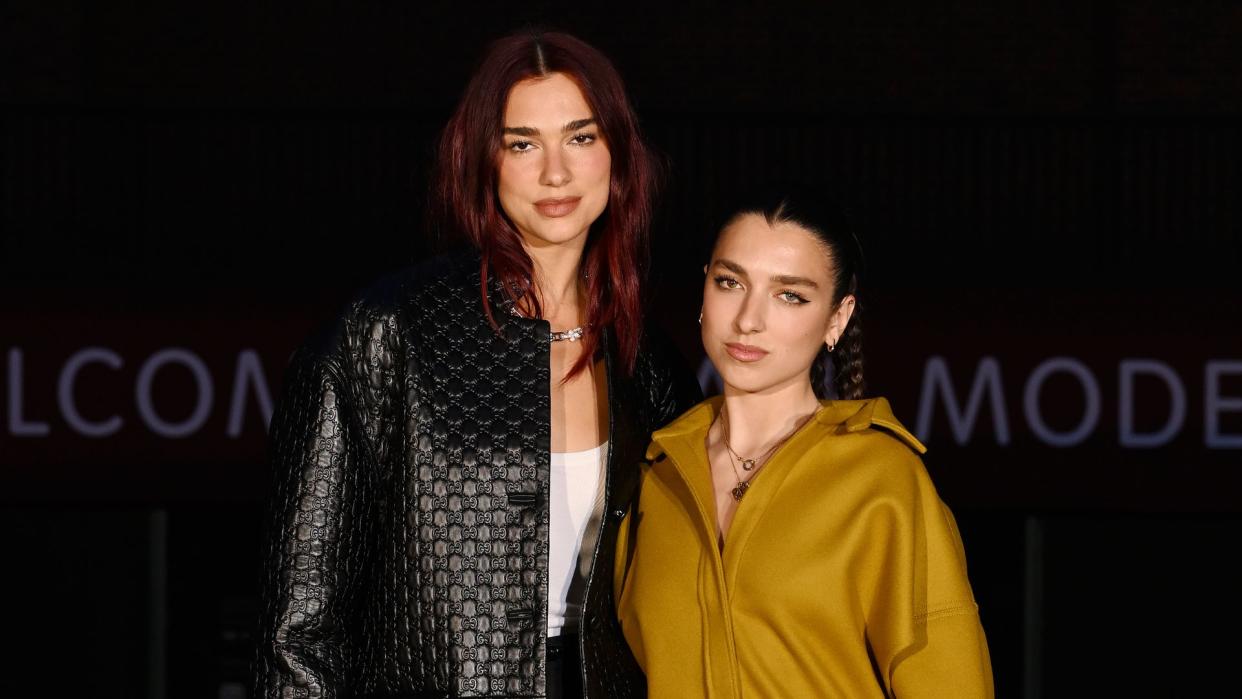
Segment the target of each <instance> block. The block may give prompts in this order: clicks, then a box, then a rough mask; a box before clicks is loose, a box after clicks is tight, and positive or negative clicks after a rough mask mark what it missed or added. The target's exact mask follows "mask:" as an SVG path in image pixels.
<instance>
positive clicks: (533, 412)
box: [257, 33, 698, 697]
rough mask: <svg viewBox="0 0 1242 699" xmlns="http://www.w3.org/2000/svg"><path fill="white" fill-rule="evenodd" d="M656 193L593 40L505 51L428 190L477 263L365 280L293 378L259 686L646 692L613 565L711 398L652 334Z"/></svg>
mask: <svg viewBox="0 0 1242 699" xmlns="http://www.w3.org/2000/svg"><path fill="white" fill-rule="evenodd" d="M654 179H655V167H654V164H653V159H652V156H651V154H650V152H649V150H648V149H647V147H646V145H645V144H644V143H643V140H642V138H641V137H640V135H639V131H638V127H637V122H636V118H635V116H634V113H633V111H632V109H631V107H630V104H629V101H628V99H627V97H626V94H625V89H624V86H623V84H622V82H621V79H620V77H619V76H618V75H617V73H616V70H615V69H614V68H613V67H612V65H611V64H610V63H609V61H608V59H607V58H605V57H604V56H603V55H602V54H601V53H599V51H597V50H596V49H594V48H592V47H590V46H588V45H587V44H585V43H583V42H582V41H579V40H578V39H575V38H573V37H571V36H568V35H565V34H556V33H526V34H520V35H514V36H510V37H507V38H505V39H501V40H500V41H498V42H496V43H495V44H493V45H492V47H491V48H490V50H489V51H488V53H487V55H486V56H485V58H484V59H483V61H482V63H481V64H480V66H479V67H478V69H477V70H476V72H475V74H474V76H473V77H472V79H471V80H470V83H469V85H468V86H467V88H466V90H465V93H464V95H463V96H462V98H461V101H460V103H459V104H458V106H457V109H456V111H455V113H454V114H453V116H452V118H451V119H450V121H449V123H448V125H447V127H446V128H445V131H444V134H443V136H442V139H441V144H440V150H439V165H438V173H437V177H436V185H435V189H434V194H435V195H436V197H435V199H436V201H437V204H438V206H437V211H436V212H435V213H438V214H439V220H440V221H441V224H442V225H443V226H445V227H446V228H447V229H450V230H452V231H454V232H457V233H460V234H461V235H463V236H464V237H465V238H466V239H467V240H468V241H469V242H470V243H471V244H472V245H471V246H470V250H469V252H467V253H464V254H456V255H450V256H445V257H441V258H437V259H436V260H433V261H431V262H428V263H426V264H424V265H422V266H420V267H418V268H416V269H413V270H409V271H407V272H404V273H401V274H398V275H396V276H395V277H394V278H392V279H390V280H387V281H385V282H383V283H381V284H378V285H376V287H374V288H373V289H371V290H370V291H368V292H366V293H364V294H363V295H362V296H361V297H360V298H358V299H357V300H355V301H354V302H353V303H351V304H350V305H349V307H348V308H347V310H346V312H345V313H344V314H343V316H342V317H341V318H340V320H339V321H338V322H337V323H336V325H335V326H334V327H333V328H332V329H331V330H330V331H329V332H327V333H325V334H324V335H323V336H322V337H319V338H317V339H316V340H315V341H313V342H311V343H308V344H307V346H306V347H304V348H303V349H302V350H301V351H300V352H299V353H298V355H297V356H296V357H295V359H294V362H293V364H292V366H291V367H290V369H289V371H288V375H287V378H286V386H285V389H284V397H283V399H282V401H281V403H280V406H279V408H278V410H277V412H276V415H275V418H274V421H273V425H272V431H271V434H272V454H273V461H274V466H275V469H276V478H277V489H276V493H275V498H274V506H273V508H272V517H273V519H272V522H271V538H270V542H271V543H270V549H269V554H268V556H269V558H268V563H267V583H266V587H265V595H264V616H263V626H262V632H261V637H260V643H259V661H258V678H257V684H258V690H259V694H260V695H263V696H272V697H277V696H280V697H287V696H312V697H330V696H354V695H365V696H437V697H440V696H514V695H520V696H549V697H556V696H589V697H604V696H608V697H617V696H629V695H635V696H637V695H642V694H643V693H644V692H645V682H644V680H643V676H642V673H641V671H640V670H639V669H638V666H637V664H636V663H635V661H634V659H633V657H632V655H631V654H630V652H629V650H628V648H627V646H626V644H625V641H624V639H623V638H622V636H621V634H620V631H619V627H618V626H617V622H616V618H615V616H614V614H613V612H612V610H613V607H614V603H613V598H612V585H611V580H612V557H611V555H610V553H611V552H612V551H613V549H614V547H615V542H616V537H617V523H618V522H619V520H620V517H621V515H622V514H623V512H624V510H625V508H626V506H627V504H628V501H629V497H630V494H631V493H632V492H633V489H634V485H635V478H636V476H637V472H636V470H635V468H634V466H633V465H634V464H637V463H638V462H639V461H641V458H642V453H643V448H644V447H645V446H646V442H647V439H648V436H649V434H650V432H651V431H652V430H653V429H655V428H656V427H659V426H660V425H662V424H664V423H665V422H668V421H669V420H670V419H671V418H673V417H674V416H676V415H677V414H679V413H680V412H681V411H682V410H684V409H685V408H687V407H689V406H690V405H692V404H693V403H694V402H695V400H696V399H697V398H698V396H697V392H698V389H697V386H695V384H694V382H693V379H692V378H691V377H690V376H689V374H688V373H686V372H676V371H674V370H673V369H672V368H671V364H672V363H670V362H669V361H668V355H667V354H665V353H664V352H661V351H659V350H658V349H657V348H655V347H654V346H653V343H652V342H651V339H650V337H649V336H648V335H647V334H645V333H644V331H643V321H642V304H641V297H640V279H641V270H642V268H643V266H644V262H645V259H644V258H645V254H646V245H647V232H648V226H649V224H650V219H651V211H652V196H653V190H654Z"/></svg>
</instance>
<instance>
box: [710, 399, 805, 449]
mask: <svg viewBox="0 0 1242 699" xmlns="http://www.w3.org/2000/svg"><path fill="white" fill-rule="evenodd" d="M724 396H725V398H724V414H723V415H721V418H722V419H724V420H726V421H727V422H728V430H729V446H731V447H732V448H733V450H734V451H735V452H737V453H738V454H740V455H742V456H745V457H747V458H753V457H755V456H757V455H758V454H760V453H761V452H763V451H764V450H765V449H767V448H768V447H770V446H771V445H772V444H773V443H775V442H777V441H779V440H781V439H784V438H785V437H787V436H788V435H789V434H791V433H792V432H793V431H794V430H795V429H797V428H798V426H799V425H801V424H802V423H803V422H804V421H805V420H806V418H807V417H808V416H810V415H812V414H814V413H815V411H816V410H818V409H819V400H818V399H817V398H816V397H815V391H814V390H812V389H811V383H810V381H802V382H798V383H794V384H790V385H788V386H785V387H781V388H777V389H773V390H768V391H763V392H757V393H752V392H748V391H741V390H738V389H736V388H733V387H732V386H729V385H727V384H726V385H725V388H724Z"/></svg>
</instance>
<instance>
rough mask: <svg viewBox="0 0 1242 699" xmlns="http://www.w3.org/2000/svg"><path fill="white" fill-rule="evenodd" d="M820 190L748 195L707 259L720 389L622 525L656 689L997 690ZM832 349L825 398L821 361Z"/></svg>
mask: <svg viewBox="0 0 1242 699" xmlns="http://www.w3.org/2000/svg"><path fill="white" fill-rule="evenodd" d="M822 200H823V197H822V196H814V195H812V196H810V197H806V196H802V197H801V198H799V196H797V195H796V193H795V195H792V196H791V195H790V191H789V189H786V190H785V191H782V192H780V193H778V194H776V195H773V196H769V197H764V198H762V199H761V200H760V201H757V202H755V203H754V204H751V205H746V206H743V207H742V208H741V209H740V211H739V212H738V213H736V214H735V215H734V216H733V217H732V218H731V219H730V220H729V221H728V223H727V224H726V225H725V226H724V228H723V230H721V232H720V234H719V237H718V239H717V241H716V245H715V248H714V250H713V252H712V256H711V261H710V263H709V264H708V265H707V267H706V268H705V271H706V273H707V280H706V283H705V284H704V288H703V314H702V317H701V324H702V333H701V334H702V339H703V346H704V349H705V350H706V353H707V356H708V357H709V358H710V359H711V361H712V362H713V364H715V366H716V369H717V370H718V371H719V373H720V376H721V379H722V381H723V385H724V393H723V395H722V396H719V397H715V398H712V399H709V400H707V401H705V402H703V403H701V404H699V405H698V406H696V407H695V408H693V409H691V410H690V411H689V412H687V413H686V414H684V415H682V416H681V417H680V418H678V419H677V420H676V421H674V422H673V423H672V424H670V425H668V426H666V427H664V428H663V429H661V430H659V431H657V432H656V433H655V434H654V435H653V441H652V444H651V446H650V447H649V448H648V451H647V463H646V465H645V466H644V467H643V469H642V476H641V478H640V486H639V493H638V495H637V499H636V501H635V503H634V506H633V509H632V510H631V512H630V514H629V516H628V519H627V521H625V522H623V523H622V525H621V534H620V536H619V537H618V545H617V565H616V571H615V574H616V578H615V579H614V583H613V584H614V587H615V588H616V590H617V597H618V614H619V617H620V620H621V624H622V629H623V631H624V633H625V636H626V639H627V640H628V641H629V643H630V646H631V648H632V649H633V650H634V654H635V656H636V657H637V659H638V661H639V664H640V665H641V666H642V667H643V669H644V670H645V671H646V674H647V681H648V689H649V691H650V693H651V695H652V696H660V697H665V696H667V697H673V696H677V697H689V696H712V697H742V696H758V697H821V696H824V697H826V696H832V697H852V698H853V697H955V698H970V697H990V696H991V695H992V676H991V666H990V662H989V659H988V649H987V643H986V640H985V638H984V634H983V629H982V627H981V626H980V624H979V617H978V612H977V607H976V605H975V601H974V597H973V594H972V592H971V589H970V583H969V581H968V580H967V576H966V559H965V555H964V553H963V549H962V543H961V539H960V537H959V535H958V532H957V528H956V526H955V524H954V521H953V516H952V514H951V513H950V512H949V510H948V508H947V507H945V506H944V504H943V503H942V502H941V501H940V499H939V497H938V496H937V494H936V490H935V488H934V487H933V485H932V482H931V480H930V478H929V477H928V474H927V471H926V470H925V469H924V467H923V463H922V461H921V460H920V458H919V455H920V454H922V453H923V452H924V447H923V446H922V445H921V444H920V443H919V442H918V440H917V439H915V438H914V436H912V435H911V434H910V433H909V432H908V431H907V430H906V429H905V428H904V427H902V425H901V423H899V422H898V421H897V419H896V418H895V417H894V416H893V414H892V412H891V411H890V410H889V406H888V402H887V401H885V400H884V399H883V398H874V399H861V397H862V391H863V385H862V380H863V376H862V359H861V358H862V353H861V330H860V326H859V324H858V308H859V305H860V303H859V294H860V286H859V278H860V267H861V259H862V256H861V252H860V249H859V246H858V244H857V239H856V238H855V237H854V236H853V235H852V233H851V232H850V230H849V228H848V227H847V226H846V225H845V223H844V221H843V220H842V218H841V217H840V216H839V215H836V214H834V213H833V212H832V211H831V210H830V209H829V208H828V207H827V206H825V205H824V204H823V203H822ZM828 355H830V356H831V358H832V361H833V364H834V365H835V367H836V368H835V369H834V370H833V372H832V378H833V384H834V385H833V387H832V388H833V389H834V390H833V392H835V394H836V395H837V396H841V397H842V399H841V400H828V399H824V398H823V397H822V396H823V395H824V394H826V393H828V387H827V386H825V385H823V383H822V381H821V379H822V377H823V376H824V373H823V372H822V371H821V372H817V371H816V370H814V369H813V367H816V366H817V365H820V363H821V361H822V360H824V359H825V358H826V356H828Z"/></svg>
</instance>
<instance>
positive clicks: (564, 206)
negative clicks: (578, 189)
mask: <svg viewBox="0 0 1242 699" xmlns="http://www.w3.org/2000/svg"><path fill="white" fill-rule="evenodd" d="M580 201H582V197H561V198H559V199H540V200H539V201H537V202H535V209H537V210H538V211H539V213H540V214H543V215H544V216H546V217H547V218H560V217H562V216H568V215H570V214H572V213H573V212H574V209H577V208H578V202H580Z"/></svg>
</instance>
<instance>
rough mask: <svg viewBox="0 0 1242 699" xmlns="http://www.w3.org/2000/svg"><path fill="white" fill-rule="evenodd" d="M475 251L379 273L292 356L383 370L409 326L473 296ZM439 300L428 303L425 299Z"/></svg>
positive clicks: (349, 369)
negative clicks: (428, 314)
mask: <svg viewBox="0 0 1242 699" xmlns="http://www.w3.org/2000/svg"><path fill="white" fill-rule="evenodd" d="M478 293H479V287H478V255H477V253H474V252H473V251H459V252H454V253H449V254H444V255H440V256H437V257H433V258H429V259H427V260H424V261H421V262H419V263H416V264H413V265H410V266H407V267H405V268H402V269H400V270H397V271H395V272H391V273H389V274H386V275H384V276H382V277H379V278H377V279H375V280H374V281H372V282H371V283H369V284H367V285H366V286H365V287H363V288H361V289H360V290H358V291H356V292H355V293H354V294H353V295H352V296H350V297H349V299H348V300H347V301H346V302H345V303H344V304H343V306H342V307H341V309H340V310H339V311H338V312H337V314H336V315H335V316H333V317H332V318H330V319H329V320H328V321H326V322H324V323H322V324H321V325H320V326H319V327H318V328H316V329H315V330H314V331H313V332H312V333H311V334H310V335H309V336H308V337H307V339H306V341H305V342H304V343H303V344H302V346H301V347H300V348H299V350H298V352H297V353H296V354H295V355H294V361H295V362H296V363H301V364H303V365H318V366H322V367H325V368H326V369H328V370H330V371H332V372H334V373H345V374H351V373H357V372H359V371H361V372H362V373H373V371H374V370H375V369H384V368H386V365H388V364H391V362H392V361H393V359H394V357H395V356H396V350H398V349H399V345H401V344H402V343H403V342H406V341H408V338H409V333H408V332H407V330H408V329H409V328H411V327H413V326H416V325H418V324H419V323H421V322H424V320H423V318H422V317H421V316H425V315H426V314H427V313H428V312H434V311H435V310H436V309H437V308H438V307H440V308H444V307H447V308H461V307H462V306H464V305H466V304H464V303H462V301H463V299H466V298H467V297H468V296H469V295H470V294H475V295H477V294H478ZM433 298H434V299H438V300H439V303H429V302H428V299H433Z"/></svg>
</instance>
